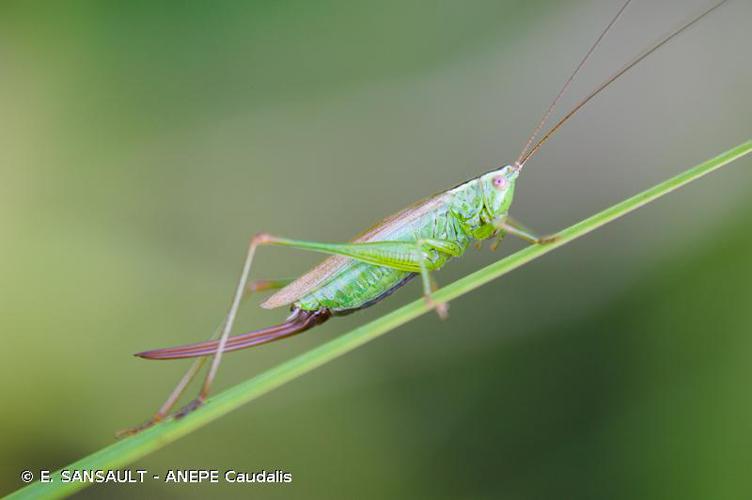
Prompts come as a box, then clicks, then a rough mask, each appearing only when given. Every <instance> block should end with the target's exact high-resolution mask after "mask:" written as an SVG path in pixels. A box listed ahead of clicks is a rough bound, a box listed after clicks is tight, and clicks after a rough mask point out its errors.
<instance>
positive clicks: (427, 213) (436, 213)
mask: <svg viewBox="0 0 752 500" xmlns="http://www.w3.org/2000/svg"><path fill="white" fill-rule="evenodd" d="M726 1H727V0H722V1H720V2H717V3H716V4H714V5H713V6H712V7H710V8H709V9H707V10H705V11H704V12H703V13H701V14H699V15H698V16H696V17H694V18H692V19H691V20H690V21H688V22H686V23H684V24H682V25H681V26H680V27H679V28H678V29H675V30H674V31H672V32H670V33H669V34H667V35H666V36H664V37H663V38H662V39H660V40H659V41H658V42H656V43H655V44H653V45H652V46H650V47H649V48H648V49H647V50H645V51H644V52H642V53H641V54H639V55H637V56H636V57H635V58H634V59H633V60H632V61H630V62H629V63H627V64H626V65H625V66H623V67H622V68H621V69H620V70H618V71H617V72H616V73H614V74H613V75H612V76H611V77H610V78H608V79H606V80H605V81H604V82H603V83H602V84H600V85H599V86H597V87H596V88H595V89H594V90H593V91H592V92H590V93H589V94H588V95H587V96H586V97H585V98H583V99H582V100H580V101H579V102H578V103H577V104H576V105H575V106H574V107H573V108H572V109H570V110H569V111H568V112H567V113H565V114H564V116H563V117H562V118H561V119H560V120H559V121H558V122H556V123H555V124H554V125H553V126H551V127H550V128H549V129H548V130H547V131H546V132H545V133H544V134H543V135H542V136H541V137H540V139H538V135H539V133H540V132H541V131H542V130H543V127H544V126H545V125H546V123H547V122H548V120H549V118H550V117H551V114H552V112H553V111H554V109H555V108H556V105H557V104H558V103H559V100H560V99H561V98H562V96H563V95H564V94H565V93H566V91H567V89H568V88H569V87H570V84H571V83H572V81H573V80H574V78H575V76H576V75H577V74H578V73H579V72H580V70H581V69H582V68H583V67H584V66H585V63H586V62H587V61H588V59H589V58H590V56H591V55H592V54H593V52H594V51H595V49H596V48H597V47H598V46H599V44H600V43H601V41H602V39H603V38H604V37H605V35H606V34H607V33H608V32H609V30H610V29H611V28H612V27H613V26H614V24H615V23H616V21H617V20H618V19H619V17H620V16H621V15H622V13H623V12H624V11H625V10H626V8H627V6H628V5H629V4H630V3H631V0H626V1H625V2H624V3H623V4H622V6H621V8H620V9H619V10H618V12H617V13H616V14H615V15H614V17H613V18H612V19H611V21H610V22H609V23H608V25H607V26H606V27H605V28H604V30H603V31H602V32H601V33H600V35H599V36H598V37H597V39H596V40H595V42H594V43H593V44H592V46H591V47H590V48H589V50H588V51H587V52H586V54H585V55H584V57H583V58H582V59H581V61H580V62H579V64H578V65H577V67H576V68H575V69H574V71H573V72H572V73H571V75H570V76H569V77H568V78H567V80H566V81H565V83H564V85H563V86H562V87H561V89H560V91H559V93H558V94H557V95H556V97H555V98H554V100H553V101H552V102H551V104H550V105H549V107H548V108H547V109H546V111H545V113H544V114H543V117H542V119H541V120H540V122H539V123H538V125H537V126H536V128H535V130H534V131H533V133H532V134H531V135H530V138H529V139H528V141H527V144H526V145H525V147H524V148H523V149H522V151H521V153H520V154H519V156H518V157H517V160H516V161H514V162H513V163H510V164H506V165H503V166H501V167H497V168H494V169H493V170H491V171H489V172H486V173H484V174H482V175H480V176H478V177H475V178H473V179H470V180H468V181H465V182H463V183H461V184H459V185H457V186H455V187H453V188H451V189H448V190H446V191H444V192H441V193H438V194H435V195H433V196H429V197H427V198H425V199H423V200H421V201H418V202H417V203H415V204H413V205H411V206H409V207H407V208H405V209H403V210H401V211H399V212H397V213H396V214H394V215H392V216H389V217H387V218H385V219H383V220H381V221H380V222H378V223H377V224H376V225H375V226H373V227H371V228H370V229H368V230H366V231H365V232H363V233H361V234H360V235H359V236H357V237H356V238H354V239H353V240H352V241H350V242H349V243H320V242H314V241H302V240H294V239H288V238H282V237H278V236H272V235H270V234H267V233H259V234H256V235H255V236H254V237H253V238H251V241H250V245H249V248H248V252H247V255H246V258H245V261H244V265H243V269H242V273H241V276H240V280H239V282H238V285H237V289H236V291H235V294H234V297H233V300H232V303H231V306H230V309H229V312H228V313H227V316H226V317H225V319H224V321H223V323H222V325H221V326H220V328H219V329H218V330H217V332H215V334H214V335H213V336H212V338H210V339H209V340H207V341H205V342H200V343H195V344H189V345H184V346H178V347H171V348H164V349H156V350H150V351H145V352H141V353H138V354H136V356H139V357H142V358H146V359H181V358H198V359H197V360H195V361H194V363H193V365H192V366H191V367H190V369H189V370H188V371H187V373H186V374H185V375H184V376H183V378H182V379H181V380H180V382H179V383H178V385H177V387H176V388H175V389H174V390H173V392H172V393H171V394H170V396H169V397H168V399H167V400H166V401H165V403H164V404H163V405H162V407H161V408H160V409H159V411H158V412H157V413H156V414H155V415H154V416H153V417H152V418H151V419H150V420H148V421H147V422H145V423H144V424H142V425H140V426H138V427H135V428H132V429H129V430H126V431H123V432H122V433H121V435H122V434H132V433H135V432H138V431H139V430H141V429H144V428H146V427H148V426H150V425H153V424H154V423H156V422H159V421H161V420H163V419H165V418H167V417H168V416H170V414H171V411H172V409H173V407H174V406H175V404H176V403H177V401H178V399H179V398H180V396H181V395H182V394H183V392H184V391H185V389H186V387H187V386H188V385H189V383H190V382H191V381H192V380H193V378H194V377H195V376H196V374H197V373H198V372H199V370H200V369H201V368H202V366H203V364H204V363H205V361H206V360H207V359H208V358H212V363H211V365H210V367H209V369H208V373H207V374H206V376H205V379H204V382H203V385H202V387H201V390H200V392H199V395H198V397H197V398H196V399H194V400H193V401H191V402H190V403H189V404H188V405H186V406H185V407H184V408H183V409H181V410H180V411H178V412H177V413H176V414H175V416H176V417H181V416H184V415H185V414H187V413H189V412H190V411H193V410H195V409H196V408H198V407H199V406H201V404H203V403H204V402H205V400H206V398H207V396H208V394H209V391H210V388H211V385H212V381H213V380H214V378H215V377H216V374H217V370H218V368H219V365H220V361H221V358H222V355H223V353H225V352H230V351H235V350H239V349H245V348H248V347H252V346H258V345H262V344H266V343H269V342H273V341H276V340H280V339H283V338H286V337H290V336H292V335H296V334H299V333H301V332H304V331H306V330H308V329H310V328H313V327H314V326H317V325H319V324H321V323H323V322H324V321H326V320H328V319H329V318H331V317H333V316H339V315H345V314H349V313H352V312H354V311H358V310H360V309H364V308H366V307H370V306H372V305H374V304H376V303H377V302H380V301H381V300H383V299H384V298H385V297H387V296H389V295H391V294H392V293H393V292H395V291H396V290H397V289H399V288H400V287H401V286H402V285H404V284H405V283H407V282H408V281H410V280H411V279H413V278H415V277H419V278H420V280H421V283H422V287H423V295H424V297H425V300H426V301H427V303H428V304H429V306H430V307H432V308H433V309H435V310H436V312H437V313H438V314H439V316H440V317H442V318H444V317H446V315H447V304H444V303H440V302H437V301H436V300H434V299H433V296H432V291H433V290H434V288H435V284H434V282H433V280H432V278H431V272H432V271H436V270H439V269H441V268H442V267H443V266H444V265H445V264H446V263H447V262H448V261H449V260H451V259H453V258H458V257H461V256H462V255H463V253H464V252H465V251H466V250H467V249H468V247H469V246H470V245H471V244H474V243H475V244H480V243H481V242H483V241H485V240H492V243H491V247H492V249H493V248H495V247H496V246H497V245H498V244H499V242H500V241H501V239H502V238H503V237H504V236H505V235H512V236H515V237H518V238H521V239H523V240H525V241H527V242H529V243H531V244H546V243H547V242H550V241H553V240H554V239H555V238H556V235H552V236H547V237H538V236H536V235H535V234H533V233H532V232H531V231H529V230H528V229H527V228H526V227H525V226H524V225H522V224H520V223H519V222H517V221H516V220H515V219H514V218H512V217H511V216H510V215H509V209H510V205H511V203H512V199H513V197H514V191H515V184H516V182H517V179H518V177H519V175H520V173H521V172H522V170H523V168H524V167H525V165H526V164H527V162H528V160H530V158H532V157H533V156H534V155H535V153H536V152H538V150H539V149H540V148H541V146H543V144H544V143H545V142H546V141H547V140H548V139H549V138H551V137H552V136H553V135H554V134H555V133H556V132H557V130H559V129H560V128H561V126H562V125H564V123H566V122H567V121H568V120H569V119H570V118H572V116H573V115H574V114H575V113H577V112H578V111H579V110H580V109H582V108H583V107H584V106H585V105H586V104H587V103H588V102H590V101H591V100H592V99H593V98H594V97H595V96H597V95H598V94H600V93H601V92H602V91H603V90H604V89H606V88H607V87H609V86H610V85H611V84H613V83H614V82H615V81H616V80H617V79H619V77H621V76H622V75H623V74H625V73H626V72H627V71H629V70H630V69H632V68H633V67H635V66H636V65H637V64H639V63H640V62H641V61H643V60H644V59H645V58H647V57H648V56H649V55H651V54H652V53H654V52H655V51H656V50H658V49H659V48H661V47H662V46H664V45H665V44H666V43H668V42H669V41H670V40H671V39H673V38H674V37H676V36H677V35H679V34H680V33H682V32H684V31H685V30H687V29H688V28H689V27H691V26H692V25H694V24H695V23H697V22H699V21H700V20H701V19H703V18H704V17H705V16H707V15H708V14H710V13H711V12H712V11H714V10H716V9H717V8H719V7H720V6H721V5H723V4H724V3H726ZM536 139H537V140H536ZM261 246H287V247H291V248H296V249H300V250H307V251H313V252H319V253H324V254H329V255H330V256H329V257H328V258H326V260H324V261H323V262H322V263H321V264H319V265H318V266H316V267H314V268H313V269H312V270H310V271H308V272H307V273H305V274H304V275H302V276H301V277H299V278H297V279H295V280H259V281H254V282H250V283H249V281H248V279H249V275H250V272H251V266H252V262H253V258H254V255H255V253H256V251H257V249H258V248H259V247H261ZM268 290H276V293H274V294H273V295H272V296H271V297H269V298H268V299H267V300H266V301H265V302H263V303H262V304H261V306H262V307H264V308H267V309H273V308H277V307H282V306H289V307H290V309H291V314H290V315H289V316H288V317H287V319H286V320H285V321H284V322H282V323H281V324H278V325H274V326H270V327H267V328H262V329H260V330H255V331H251V332H248V333H244V334H241V335H236V336H230V334H231V332H232V329H233V325H234V322H235V317H236V315H237V311H238V308H239V307H240V304H241V301H242V299H243V298H244V296H247V295H248V294H249V293H255V292H262V291H268ZM217 337H218V338H217Z"/></svg>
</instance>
